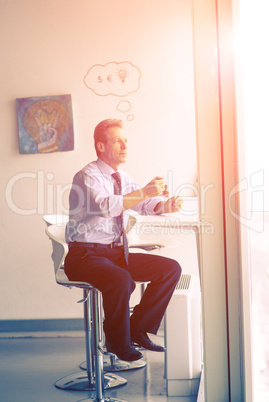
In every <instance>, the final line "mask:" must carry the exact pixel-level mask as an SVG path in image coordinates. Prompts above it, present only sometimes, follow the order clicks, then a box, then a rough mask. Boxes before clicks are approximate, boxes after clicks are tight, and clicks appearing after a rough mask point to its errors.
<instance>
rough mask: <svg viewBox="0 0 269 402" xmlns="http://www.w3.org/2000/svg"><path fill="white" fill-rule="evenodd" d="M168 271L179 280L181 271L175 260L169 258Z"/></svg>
mask: <svg viewBox="0 0 269 402" xmlns="http://www.w3.org/2000/svg"><path fill="white" fill-rule="evenodd" d="M169 271H170V273H171V275H173V276H174V277H175V279H176V280H179V278H180V276H181V273H182V268H181V266H180V264H179V263H178V262H177V261H176V260H173V259H170V260H169Z"/></svg>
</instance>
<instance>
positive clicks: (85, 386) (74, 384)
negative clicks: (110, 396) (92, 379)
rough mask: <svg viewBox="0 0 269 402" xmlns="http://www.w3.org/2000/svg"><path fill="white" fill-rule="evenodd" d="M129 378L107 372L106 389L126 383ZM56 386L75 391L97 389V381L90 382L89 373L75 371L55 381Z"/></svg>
mask: <svg viewBox="0 0 269 402" xmlns="http://www.w3.org/2000/svg"><path fill="white" fill-rule="evenodd" d="M126 383H127V380H126V379H125V378H122V377H120V376H118V375H116V374H105V375H104V389H110V388H115V387H120V386H122V385H125V384H126ZM54 385H55V387H57V388H60V389H66V390H73V391H95V390H96V387H95V383H93V384H90V383H89V379H88V376H87V374H84V373H81V372H80V373H75V374H70V375H68V376H66V377H63V378H61V379H60V380H58V381H56V382H55V383H54Z"/></svg>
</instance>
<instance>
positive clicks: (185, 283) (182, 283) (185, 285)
mask: <svg viewBox="0 0 269 402" xmlns="http://www.w3.org/2000/svg"><path fill="white" fill-rule="evenodd" d="M190 283H191V275H189V274H183V275H181V277H180V279H179V281H178V283H177V286H176V290H188V289H189V288H190Z"/></svg>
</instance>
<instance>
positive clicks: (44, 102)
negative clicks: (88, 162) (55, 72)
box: [16, 95, 74, 154]
mask: <svg viewBox="0 0 269 402" xmlns="http://www.w3.org/2000/svg"><path fill="white" fill-rule="evenodd" d="M16 107H17V119H18V135H19V149H20V153H21V154H35V153H46V152H56V151H71V150H73V149H74V130H73V113H72V102H71V95H58V96H43V97H31V98H18V99H16Z"/></svg>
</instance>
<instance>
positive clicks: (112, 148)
mask: <svg viewBox="0 0 269 402" xmlns="http://www.w3.org/2000/svg"><path fill="white" fill-rule="evenodd" d="M106 137H107V140H106V142H104V143H99V144H100V145H99V151H100V152H101V154H100V158H101V159H102V160H103V161H104V162H105V163H107V164H108V165H109V166H111V167H112V168H113V169H114V170H117V168H118V166H119V165H120V164H121V163H124V162H126V158H127V138H126V136H125V135H124V132H123V129H122V128H120V127H110V128H108V129H107V130H106Z"/></svg>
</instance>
